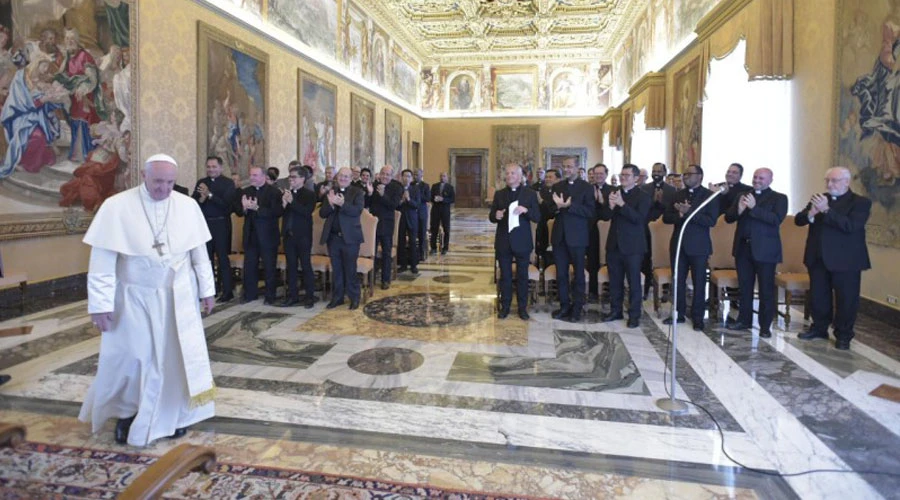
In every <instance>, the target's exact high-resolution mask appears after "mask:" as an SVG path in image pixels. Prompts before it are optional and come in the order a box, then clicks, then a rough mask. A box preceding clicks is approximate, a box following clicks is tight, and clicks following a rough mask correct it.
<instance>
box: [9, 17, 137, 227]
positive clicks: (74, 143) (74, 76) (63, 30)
mask: <svg viewBox="0 0 900 500" xmlns="http://www.w3.org/2000/svg"><path fill="white" fill-rule="evenodd" d="M136 11H137V2H136V1H133V2H132V1H123V2H115V3H113V2H99V3H98V2H70V1H62V0H60V1H54V0H46V1H44V2H40V3H35V2H13V3H11V2H0V25H2V27H0V122H2V125H3V133H2V134H0V157H2V158H3V160H2V161H3V163H2V165H0V239H3V240H6V239H15V238H24V237H30V236H49V235H56V234H71V233H75V232H83V231H84V230H85V229H87V227H88V225H90V220H91V214H92V212H94V211H96V210H97V208H99V207H100V204H101V203H102V202H103V201H104V200H105V199H106V198H108V197H109V196H112V195H113V194H115V193H116V192H118V191H121V190H123V189H126V188H129V187H131V186H132V185H133V182H134V181H135V180H136V179H139V169H138V168H137V165H138V163H139V161H138V159H134V158H132V157H133V153H134V146H135V145H136V144H137V120H135V119H134V114H133V110H135V109H136V100H137V92H136V90H135V89H136V87H137V83H138V78H137V61H136V60H133V59H132V57H133V56H136V55H137V51H136V50H133V48H135V47H136V42H137V37H136V33H135V32H134V31H133V27H134V26H136V25H137V12H136ZM48 13H49V14H50V15H48Z"/></svg>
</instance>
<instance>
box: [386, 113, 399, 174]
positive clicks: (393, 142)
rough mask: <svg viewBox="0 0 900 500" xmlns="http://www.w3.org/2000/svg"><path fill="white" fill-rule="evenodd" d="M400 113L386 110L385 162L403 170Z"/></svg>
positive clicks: (397, 169)
mask: <svg viewBox="0 0 900 500" xmlns="http://www.w3.org/2000/svg"><path fill="white" fill-rule="evenodd" d="M400 120H401V119H400V115H398V114H397V113H394V112H392V111H391V110H389V109H385V110H384V163H385V164H387V165H390V166H392V167H394V172H399V171H400V170H403V127H402V123H401V121H400Z"/></svg>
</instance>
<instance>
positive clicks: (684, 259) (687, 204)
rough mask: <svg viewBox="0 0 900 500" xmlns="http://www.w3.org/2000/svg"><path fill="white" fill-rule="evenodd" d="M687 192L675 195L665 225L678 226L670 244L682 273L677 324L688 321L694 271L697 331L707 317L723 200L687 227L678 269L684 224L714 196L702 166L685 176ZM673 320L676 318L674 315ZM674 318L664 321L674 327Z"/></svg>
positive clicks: (715, 201)
mask: <svg viewBox="0 0 900 500" xmlns="http://www.w3.org/2000/svg"><path fill="white" fill-rule="evenodd" d="M681 175H682V178H683V179H684V186H685V187H684V189H682V190H681V191H678V192H677V193H675V199H674V201H673V203H672V204H671V205H670V206H669V207H668V208H667V209H666V212H665V213H664V214H663V222H665V223H666V224H674V225H675V228H674V229H673V231H672V239H671V240H670V242H669V253H670V261H671V262H672V269H677V271H678V281H677V282H676V284H675V285H676V287H677V288H678V296H677V297H676V298H675V311H676V312H677V313H678V316H677V321H678V322H679V323H681V322H683V321H684V312H685V308H686V307H687V299H686V297H687V293H686V292H687V289H686V284H687V279H686V278H687V272H688V269H690V270H691V277H692V278H693V281H694V300H693V301H692V302H691V321H692V322H693V323H694V330H697V331H700V330H703V326H704V325H703V317H704V315H705V313H706V267H707V263H708V261H709V256H710V255H712V252H713V248H712V239H711V238H710V237H709V230H710V228H711V227H713V226H715V225H716V221H717V220H718V219H719V200H718V199H713V200H712V201H710V202H709V203H707V204H706V206H705V207H703V209H702V210H700V211H699V212H697V213H696V214H695V215H694V217H693V218H692V219H691V221H690V223H689V224H688V225H687V227H685V228H684V237H683V238H682V242H681V256H680V258H679V259H678V266H677V267H676V266H675V250H676V249H677V248H678V234H679V233H680V232H681V228H682V227H684V221H685V220H686V219H687V218H688V217H690V216H691V215H692V214H694V212H696V211H697V207H699V206H700V204H701V203H703V202H704V201H705V200H706V199H707V198H709V197H710V196H712V191H710V190H709V189H707V188H705V187H703V169H702V168H700V165H690V166H688V167H687V169H685V171H684V172H682V174H681ZM672 316H675V314H673V315H672ZM672 321H673V318H672V317H670V318H668V319H666V320H665V321H664V323H665V324H667V325H669V324H672Z"/></svg>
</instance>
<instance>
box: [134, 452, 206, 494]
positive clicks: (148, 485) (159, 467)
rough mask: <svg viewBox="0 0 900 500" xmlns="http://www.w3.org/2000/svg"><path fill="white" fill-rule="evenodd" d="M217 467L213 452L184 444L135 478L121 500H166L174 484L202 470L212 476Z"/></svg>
mask: <svg viewBox="0 0 900 500" xmlns="http://www.w3.org/2000/svg"><path fill="white" fill-rule="evenodd" d="M215 467H216V452H215V450H213V449H212V448H207V447H204V446H196V445H192V444H186V443H185V444H180V445H178V446H176V447H175V448H173V449H171V450H169V452H168V453H166V454H165V455H163V456H162V457H160V458H159V460H157V461H156V462H154V463H153V465H151V466H150V467H148V468H147V470H145V471H144V472H143V473H141V475H140V476H138V477H137V478H135V480H134V481H132V482H131V484H130V485H128V487H127V488H125V490H124V491H123V492H122V494H121V495H120V496H119V498H120V499H124V500H138V499H140V500H144V499H147V500H149V499H154V498H162V495H163V493H164V492H165V491H166V490H167V489H169V487H170V486H171V485H172V483H174V482H175V481H177V480H178V479H179V478H181V477H182V476H184V475H185V474H187V473H188V472H190V471H193V470H201V471H203V472H205V473H207V474H209V473H211V472H212V471H214V470H215Z"/></svg>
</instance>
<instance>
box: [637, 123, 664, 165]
mask: <svg viewBox="0 0 900 500" xmlns="http://www.w3.org/2000/svg"><path fill="white" fill-rule="evenodd" d="M645 111H646V110H641V111H639V112H637V113H635V114H634V126H633V128H632V130H633V131H634V132H632V136H631V163H633V164H635V165H637V166H638V167H640V168H646V169H647V171H648V172H649V171H650V168H651V167H652V166H653V164H654V163H657V162H662V163H665V162H666V131H665V130H647V127H646V126H645V125H644V112H645Z"/></svg>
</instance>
